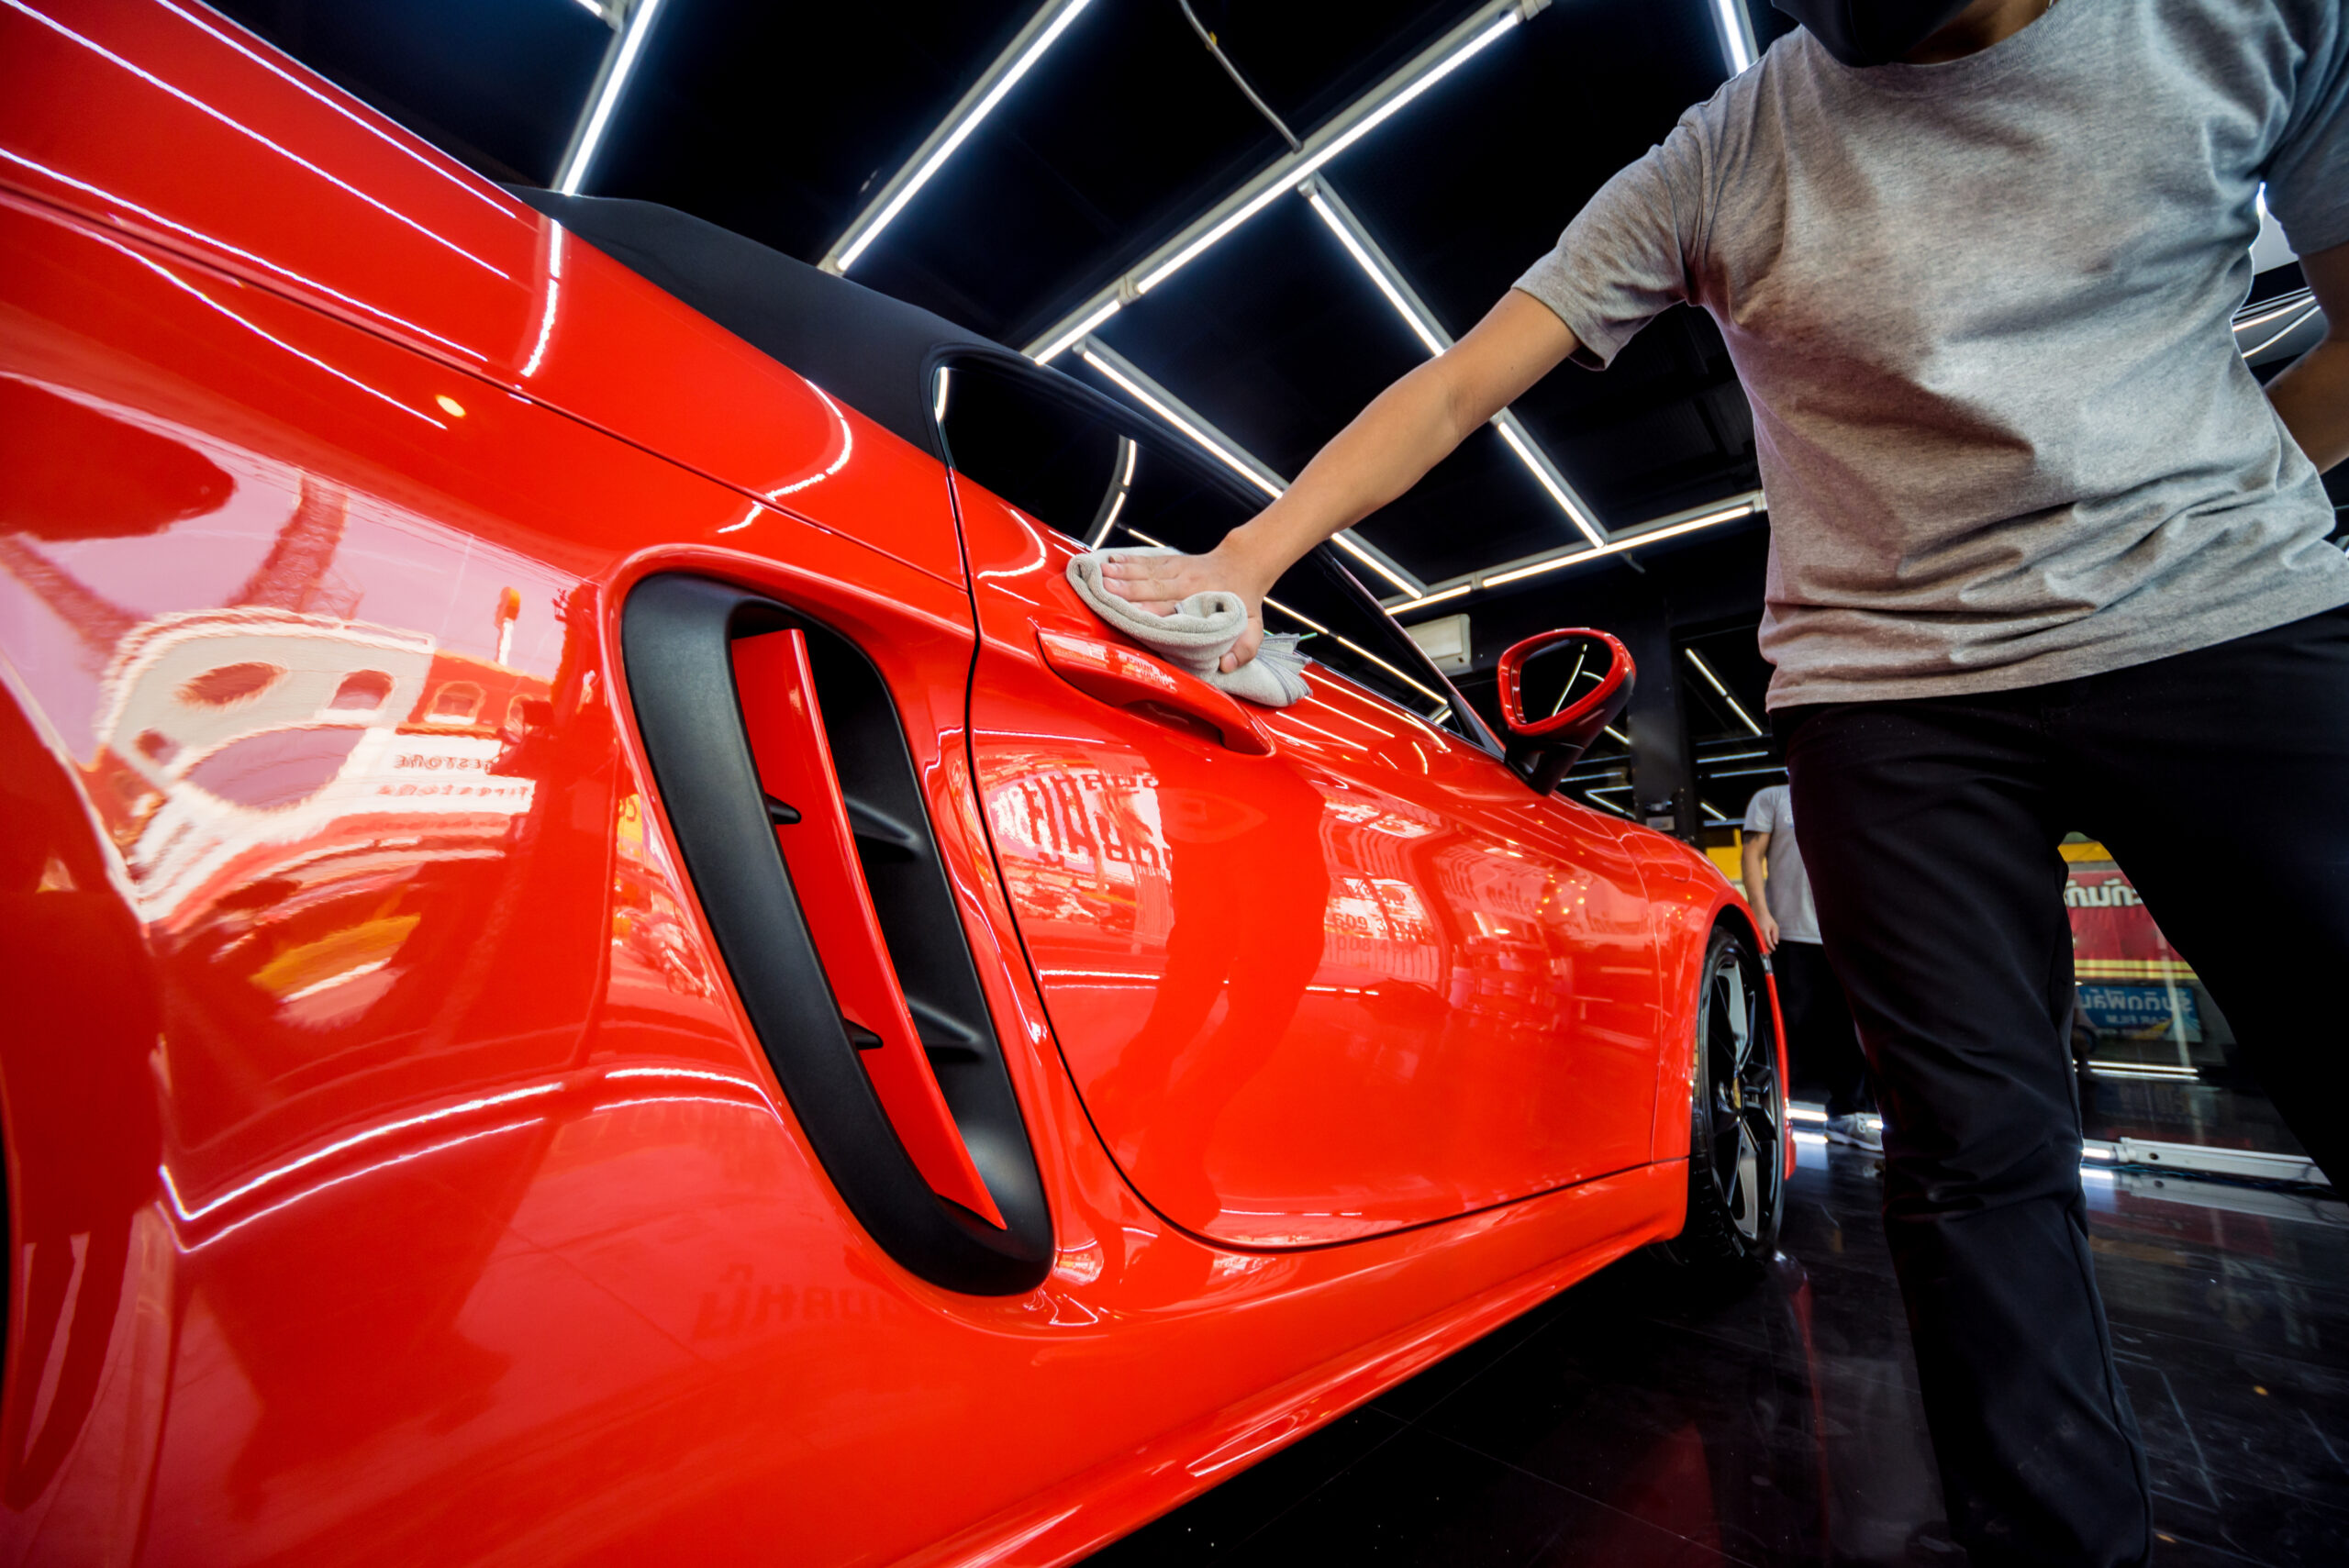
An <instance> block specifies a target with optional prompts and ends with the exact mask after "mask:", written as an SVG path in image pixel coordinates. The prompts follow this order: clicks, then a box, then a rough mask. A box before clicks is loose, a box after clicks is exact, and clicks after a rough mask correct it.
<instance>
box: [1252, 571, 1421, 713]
mask: <svg viewBox="0 0 2349 1568" xmlns="http://www.w3.org/2000/svg"><path fill="white" fill-rule="evenodd" d="M1264 603H1265V604H1267V605H1269V606H1272V607H1273V608H1274V609H1276V610H1278V611H1280V613H1281V614H1283V615H1285V616H1286V617H1288V618H1289V619H1291V620H1293V621H1298V622H1301V623H1303V624H1304V625H1306V626H1309V627H1311V628H1313V629H1314V630H1316V631H1318V632H1319V633H1320V634H1321V635H1322V636H1324V637H1326V638H1329V639H1331V640H1332V641H1335V642H1341V643H1343V644H1344V645H1345V646H1346V647H1348V648H1351V649H1353V651H1355V652H1356V653H1359V654H1361V655H1362V656H1363V657H1364V658H1365V659H1367V660H1369V661H1370V662H1372V663H1374V664H1375V665H1377V666H1378V667H1379V668H1380V669H1382V670H1384V671H1386V673H1388V674H1390V675H1392V676H1394V677H1395V678H1396V679H1397V680H1398V681H1400V682H1402V683H1403V684H1405V685H1407V686H1408V687H1410V688H1411V689H1412V690H1413V691H1415V692H1418V693H1419V694H1420V695H1422V696H1425V697H1426V698H1427V699H1428V700H1429V701H1431V702H1439V703H1447V704H1448V703H1449V702H1450V701H1451V699H1450V698H1448V697H1446V696H1445V695H1443V694H1442V692H1438V691H1431V690H1430V689H1429V688H1428V687H1426V686H1423V685H1421V684H1419V682H1417V681H1415V680H1413V679H1412V678H1411V677H1410V676H1409V675H1408V674H1406V673H1404V672H1402V671H1401V670H1398V669H1397V668H1396V667H1395V666H1394V665H1392V664H1389V663H1388V662H1386V660H1384V659H1381V658H1380V657H1379V656H1378V655H1377V654H1375V653H1373V652H1372V651H1370V650H1369V649H1367V648H1364V646H1363V645H1362V644H1361V643H1359V642H1356V641H1355V640H1354V639H1352V638H1350V637H1346V636H1342V635H1341V634H1340V633H1338V632H1334V631H1331V630H1330V628H1328V627H1326V626H1323V625H1322V624H1321V623H1320V622H1319V621H1318V620H1315V619H1314V618H1313V617H1311V616H1308V615H1300V614H1299V613H1298V612H1297V611H1296V610H1293V609H1291V608H1289V607H1288V606H1286V605H1284V604H1282V603H1281V602H1280V601H1279V600H1278V599H1275V598H1274V597H1272V596H1271V595H1265V598H1264Z"/></svg>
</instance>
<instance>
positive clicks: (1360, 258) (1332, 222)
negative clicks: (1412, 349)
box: [1305, 191, 1452, 355]
mask: <svg viewBox="0 0 2349 1568" xmlns="http://www.w3.org/2000/svg"><path fill="white" fill-rule="evenodd" d="M1305 200H1306V203H1307V205H1308V206H1311V207H1312V208H1313V210H1314V212H1315V214H1316V215H1318V216H1319V217H1320V219H1321V222H1322V223H1323V225H1324V226H1326V227H1327V228H1329V230H1330V233H1332V234H1334V235H1336V236H1337V237H1338V243H1339V244H1341V245H1342V246H1344V247H1345V248H1346V254H1347V255H1349V256H1352V257H1353V259H1354V264H1355V265H1356V266H1359V267H1360V268H1361V269H1362V270H1363V273H1364V276H1366V277H1368V278H1369V279H1370V281H1371V283H1372V284H1375V286H1376V287H1377V289H1378V292H1379V293H1380V294H1382V295H1386V303H1387V304H1389V305H1391V306H1394V307H1395V314H1396V315H1397V316H1399V317H1402V318H1403V324H1404V325H1405V326H1407V327H1408V328H1410V329H1411V331H1412V333H1413V335H1414V336H1416V337H1417V338H1418V339H1419V341H1420V342H1421V343H1422V344H1424V345H1425V346H1426V348H1427V351H1428V352H1429V353H1430V354H1431V355H1435V354H1441V353H1442V352H1443V351H1444V350H1446V349H1448V348H1450V347H1452V335H1451V334H1450V333H1448V332H1446V331H1444V330H1443V329H1442V327H1441V326H1439V325H1438V324H1436V323H1434V322H1432V321H1429V320H1427V319H1426V318H1425V317H1423V316H1422V315H1421V314H1420V313H1419V311H1418V310H1415V309H1413V308H1412V306H1411V302H1410V301H1408V300H1407V299H1405V298H1404V297H1403V295H1402V291H1401V290H1399V289H1397V287H1396V286H1395V284H1394V282H1393V280H1391V279H1390V278H1388V277H1387V275H1386V269H1385V268H1384V267H1381V266H1380V265H1379V264H1378V261H1376V260H1375V258H1373V257H1372V255H1371V253H1370V252H1369V251H1367V250H1364V249H1363V246H1362V241H1360V240H1359V239H1355V238H1354V234H1353V229H1351V228H1347V227H1346V225H1345V224H1344V223H1343V222H1341V220H1340V219H1339V217H1338V215H1337V214H1336V213H1335V212H1334V211H1332V210H1331V209H1330V204H1329V202H1328V201H1327V200H1326V199H1325V198H1324V197H1323V196H1322V195H1321V193H1320V192H1319V191H1308V192H1306V193H1305Z"/></svg>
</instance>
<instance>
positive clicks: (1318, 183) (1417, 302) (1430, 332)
mask: <svg viewBox="0 0 2349 1568" xmlns="http://www.w3.org/2000/svg"><path fill="white" fill-rule="evenodd" d="M1303 190H1304V193H1305V199H1306V201H1307V203H1308V205H1309V206H1311V207H1312V208H1313V211H1314V214H1315V216H1316V217H1319V218H1320V219H1321V222H1322V224H1323V225H1324V226H1325V227H1327V228H1328V229H1329V230H1330V233H1331V234H1333V235H1335V236H1337V239H1338V243H1339V244H1340V245H1341V246H1343V247H1344V248H1345V251H1346V254H1347V255H1349V256H1351V257H1353V260H1354V264H1355V265H1356V266H1358V267H1360V268H1361V269H1362V270H1363V273H1364V276H1366V277H1368V278H1369V279H1370V281H1371V283H1372V284H1374V285H1375V287H1376V288H1377V290H1378V292H1379V294H1380V295H1381V296H1382V297H1383V298H1385V300H1386V303H1387V304H1388V305H1390V306H1393V307H1394V310H1395V314H1396V315H1397V316H1399V317H1402V318H1403V323H1404V325H1405V326H1407V327H1408V328H1410V329H1411V334H1412V336H1413V337H1416V338H1417V339H1419V342H1420V345H1421V346H1422V347H1424V348H1425V349H1426V350H1427V351H1428V352H1429V354H1430V355H1431V356H1432V355H1436V354H1441V353H1442V352H1443V351H1444V350H1446V349H1449V348H1450V347H1452V334H1451V333H1450V332H1448V331H1446V330H1445V329H1444V325H1443V323H1442V321H1440V320H1438V319H1437V318H1436V314H1435V312H1434V311H1432V310H1431V309H1430V308H1428V303H1427V301H1425V300H1423V299H1421V298H1420V297H1419V291H1418V290H1417V289H1414V288H1413V287H1412V286H1411V283H1410V280H1409V279H1408V278H1406V277H1405V276H1404V275H1403V272H1402V269H1400V268H1399V267H1397V266H1396V265H1395V262H1394V261H1393V260H1392V259H1391V258H1390V257H1388V255H1387V254H1386V251H1385V250H1382V249H1380V247H1379V244H1378V241H1377V240H1376V239H1373V238H1372V237H1371V232H1370V230H1369V228H1367V227H1365V226H1364V223H1363V221H1362V219H1361V218H1359V217H1355V216H1354V212H1353V208H1352V207H1350V206H1346V204H1345V202H1344V200H1343V199H1342V198H1341V197H1340V196H1339V195H1338V193H1337V192H1336V191H1335V190H1334V189H1332V188H1331V187H1330V183H1329V182H1328V181H1326V180H1320V179H1315V180H1310V181H1308V182H1307V183H1306V184H1305V185H1304V186H1303ZM1492 425H1493V428H1495V429H1496V430H1498V431H1499V432H1500V436H1501V439H1502V441H1503V442H1505V443H1506V444H1507V445H1508V450H1510V451H1511V452H1514V453H1515V454H1516V455H1517V460H1518V461H1519V462H1521V463H1523V464H1524V465H1525V466H1526V469H1527V471H1528V472H1529V473H1531V474H1532V475H1533V477H1534V479H1535V481H1536V482H1538V483H1539V484H1541V486H1542V489H1543V490H1545V491H1547V492H1548V493H1549V495H1550V499H1551V500H1553V501H1555V502H1556V503H1557V504H1558V509H1559V510H1560V511H1563V512H1564V513H1565V515H1566V520H1567V521H1569V522H1571V523H1573V524H1574V526H1575V528H1576V529H1577V530H1579V531H1580V532H1581V534H1582V536H1583V538H1585V539H1588V540H1589V541H1590V542H1591V543H1592V544H1594V545H1603V544H1605V543H1606V542H1607V531H1606V530H1605V529H1604V528H1600V527H1599V526H1598V519H1597V518H1596V517H1594V516H1593V515H1592V513H1591V510H1590V507H1589V506H1588V504H1586V502H1585V501H1584V500H1583V498H1582V497H1581V496H1580V495H1576V494H1575V488H1574V486H1573V485H1571V484H1567V483H1566V477H1565V475H1564V474H1563V473H1559V472H1558V465H1557V464H1556V463H1554V462H1551V461H1550V456H1549V454H1548V453H1547V452H1545V451H1543V450H1542V449H1541V448H1540V447H1539V446H1538V445H1536V444H1535V442H1534V439H1533V437H1532V434H1531V432H1530V431H1528V430H1527V429H1526V428H1525V426H1524V424H1523V422H1522V421H1520V419H1519V418H1518V417H1517V415H1516V413H1515V411H1513V410H1511V409H1508V408H1504V409H1502V410H1501V411H1500V412H1499V413H1497V414H1496V415H1494V416H1493V418H1492Z"/></svg>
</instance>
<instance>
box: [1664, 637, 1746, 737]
mask: <svg viewBox="0 0 2349 1568" xmlns="http://www.w3.org/2000/svg"><path fill="white" fill-rule="evenodd" d="M1681 652H1683V653H1685V654H1687V656H1688V662H1690V663H1691V664H1694V665H1695V666H1697V673H1698V674H1699V675H1702V676H1704V677H1705V680H1706V683H1707V684H1709V685H1710V686H1711V687H1712V688H1713V690H1715V691H1717V692H1719V693H1720V696H1721V701H1723V702H1725V703H1727V704H1729V710H1730V712H1731V713H1733V714H1735V715H1737V721H1738V722H1739V723H1740V724H1742V725H1744V726H1745V728H1747V729H1749V730H1751V731H1753V733H1754V734H1756V735H1759V734H1761V733H1762V727H1761V726H1760V725H1758V724H1756V723H1754V722H1753V715H1752V714H1750V713H1748V712H1746V711H1745V705H1744V704H1743V703H1741V702H1739V701H1738V700H1737V698H1735V697H1734V696H1732V695H1730V689H1729V688H1728V687H1727V686H1725V685H1723V684H1721V678H1720V676H1719V675H1716V674H1714V673H1713V667H1712V666H1711V665H1710V664H1708V663H1706V662H1705V660H1704V656H1703V655H1702V654H1700V653H1698V651H1696V650H1695V649H1693V648H1684V649H1682V650H1681Z"/></svg>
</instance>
